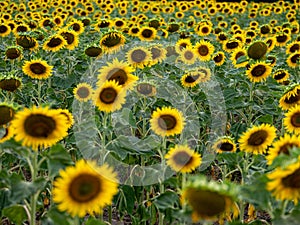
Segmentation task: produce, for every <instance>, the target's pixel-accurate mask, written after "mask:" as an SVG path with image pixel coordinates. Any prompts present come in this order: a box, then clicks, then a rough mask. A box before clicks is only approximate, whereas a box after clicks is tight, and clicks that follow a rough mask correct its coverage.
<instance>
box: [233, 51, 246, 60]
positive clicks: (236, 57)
mask: <svg viewBox="0 0 300 225" xmlns="http://www.w3.org/2000/svg"><path fill="white" fill-rule="evenodd" d="M244 55H245V53H244V52H238V53H237V54H236V55H235V60H237V59H238V58H240V57H241V56H244Z"/></svg>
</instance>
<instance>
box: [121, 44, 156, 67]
mask: <svg viewBox="0 0 300 225" xmlns="http://www.w3.org/2000/svg"><path fill="white" fill-rule="evenodd" d="M126 56H127V61H128V62H129V63H130V64H131V65H132V66H133V67H138V68H144V67H145V66H148V65H149V64H150V62H151V52H150V51H149V50H148V49H146V48H144V47H134V48H133V49H131V50H129V51H128V52H127V54H126Z"/></svg>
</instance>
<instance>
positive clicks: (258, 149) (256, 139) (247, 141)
mask: <svg viewBox="0 0 300 225" xmlns="http://www.w3.org/2000/svg"><path fill="white" fill-rule="evenodd" d="M275 137H276V128H275V127H274V126H271V125H269V124H262V125H259V126H253V127H251V128H248V130H247V131H246V132H244V133H243V134H242V135H241V137H240V139H239V140H238V142H239V144H240V150H241V151H245V152H250V153H253V154H262V153H265V152H266V150H267V148H268V146H269V145H271V143H272V142H273V140H274V138H275Z"/></svg>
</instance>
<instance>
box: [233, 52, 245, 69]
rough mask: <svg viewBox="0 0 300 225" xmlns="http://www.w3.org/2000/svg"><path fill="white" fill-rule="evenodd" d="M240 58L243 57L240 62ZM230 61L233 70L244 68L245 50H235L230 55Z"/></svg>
mask: <svg viewBox="0 0 300 225" xmlns="http://www.w3.org/2000/svg"><path fill="white" fill-rule="evenodd" d="M240 57H244V60H242V61H241V58H240ZM230 60H231V61H232V63H233V66H234V67H235V68H240V67H245V66H246V65H247V64H248V58H247V50H246V49H244V48H237V49H235V50H234V51H233V52H232V53H231V57H230Z"/></svg>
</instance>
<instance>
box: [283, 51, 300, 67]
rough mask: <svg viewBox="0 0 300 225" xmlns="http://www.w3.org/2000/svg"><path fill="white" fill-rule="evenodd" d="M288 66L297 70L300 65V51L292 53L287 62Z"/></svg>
mask: <svg viewBox="0 0 300 225" xmlns="http://www.w3.org/2000/svg"><path fill="white" fill-rule="evenodd" d="M286 62H287V64H288V66H289V67H291V68H296V67H297V66H299V65H300V51H298V52H295V53H292V54H290V55H289V56H288V58H287V60H286Z"/></svg>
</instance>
